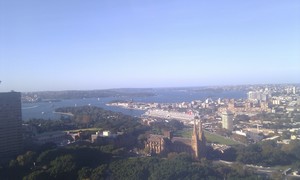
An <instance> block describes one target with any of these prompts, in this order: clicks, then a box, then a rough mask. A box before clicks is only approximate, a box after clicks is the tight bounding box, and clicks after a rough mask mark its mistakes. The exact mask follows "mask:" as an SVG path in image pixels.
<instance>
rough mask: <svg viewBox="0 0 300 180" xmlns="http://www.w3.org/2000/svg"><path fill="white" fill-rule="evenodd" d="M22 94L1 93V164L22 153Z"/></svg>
mask: <svg viewBox="0 0 300 180" xmlns="http://www.w3.org/2000/svg"><path fill="white" fill-rule="evenodd" d="M22 146H23V141H22V112H21V93H18V92H9V93H0V162H1V161H2V162H5V161H6V160H8V159H9V158H11V157H13V156H15V155H17V154H18V153H20V152H21V150H22Z"/></svg>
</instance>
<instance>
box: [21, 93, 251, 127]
mask: <svg viewBox="0 0 300 180" xmlns="http://www.w3.org/2000/svg"><path fill="white" fill-rule="evenodd" d="M152 91H153V93H155V94H156V95H155V96H148V97H135V98H133V99H132V98H129V97H107V98H86V99H66V100H61V101H57V102H50V103H49V102H37V103H23V104H22V116H23V120H25V121H26V120H29V119H33V118H42V119H59V118H60V115H59V114H55V113H53V112H54V111H55V109H56V108H59V107H67V106H69V107H70V106H72V107H74V106H87V105H90V106H97V107H101V108H104V109H106V110H111V111H115V112H121V113H124V114H127V115H131V116H140V115H142V114H143V113H144V112H145V111H144V110H131V109H124V108H120V107H113V106H106V103H109V102H111V101H114V100H133V101H135V102H146V103H148V102H149V103H150V102H157V103H176V102H191V101H193V100H204V99H206V98H213V99H217V98H235V99H238V98H246V92H244V91H222V92H213V91H201V92H196V91H189V90H187V91H183V90H176V89H154V90H152Z"/></svg>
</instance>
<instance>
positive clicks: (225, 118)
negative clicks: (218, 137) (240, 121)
mask: <svg viewBox="0 0 300 180" xmlns="http://www.w3.org/2000/svg"><path fill="white" fill-rule="evenodd" d="M221 116H222V127H223V128H224V129H228V130H230V131H232V130H233V113H232V112H230V111H224V112H223V113H222V115H221Z"/></svg>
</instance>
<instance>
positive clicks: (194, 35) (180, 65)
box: [0, 0, 300, 92]
mask: <svg viewBox="0 0 300 180" xmlns="http://www.w3.org/2000/svg"><path fill="white" fill-rule="evenodd" d="M0 81H2V83H1V84H0V91H10V90H15V91H22V92H27V91H45V90H91V89H109V88H155V87H196V86H214V85H220V86H222V85H239V84H265V83H268V84H269V83H300V1H299V0H285V1H282V0H264V1H262V0H251V1H241V0H226V1H224V0H185V1H182V0H163V1H162V0H144V1H139V0H136V1H135V0H114V1H112V0H101V1H99V0H89V1H82V0H64V1H61V0H51V1H50V0H43V1H41V0H26V1H24V0H9V1H7V0H0Z"/></svg>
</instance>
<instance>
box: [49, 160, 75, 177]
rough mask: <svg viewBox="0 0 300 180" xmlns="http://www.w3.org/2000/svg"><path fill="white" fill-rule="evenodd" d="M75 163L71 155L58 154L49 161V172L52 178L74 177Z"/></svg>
mask: <svg viewBox="0 0 300 180" xmlns="http://www.w3.org/2000/svg"><path fill="white" fill-rule="evenodd" d="M75 169H76V164H75V162H74V158H73V156H72V155H64V156H59V157H57V158H56V159H54V160H53V161H51V162H50V168H49V170H48V171H49V172H50V175H51V176H52V177H54V178H61V179H63V178H71V177H73V178H74V174H75Z"/></svg>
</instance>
